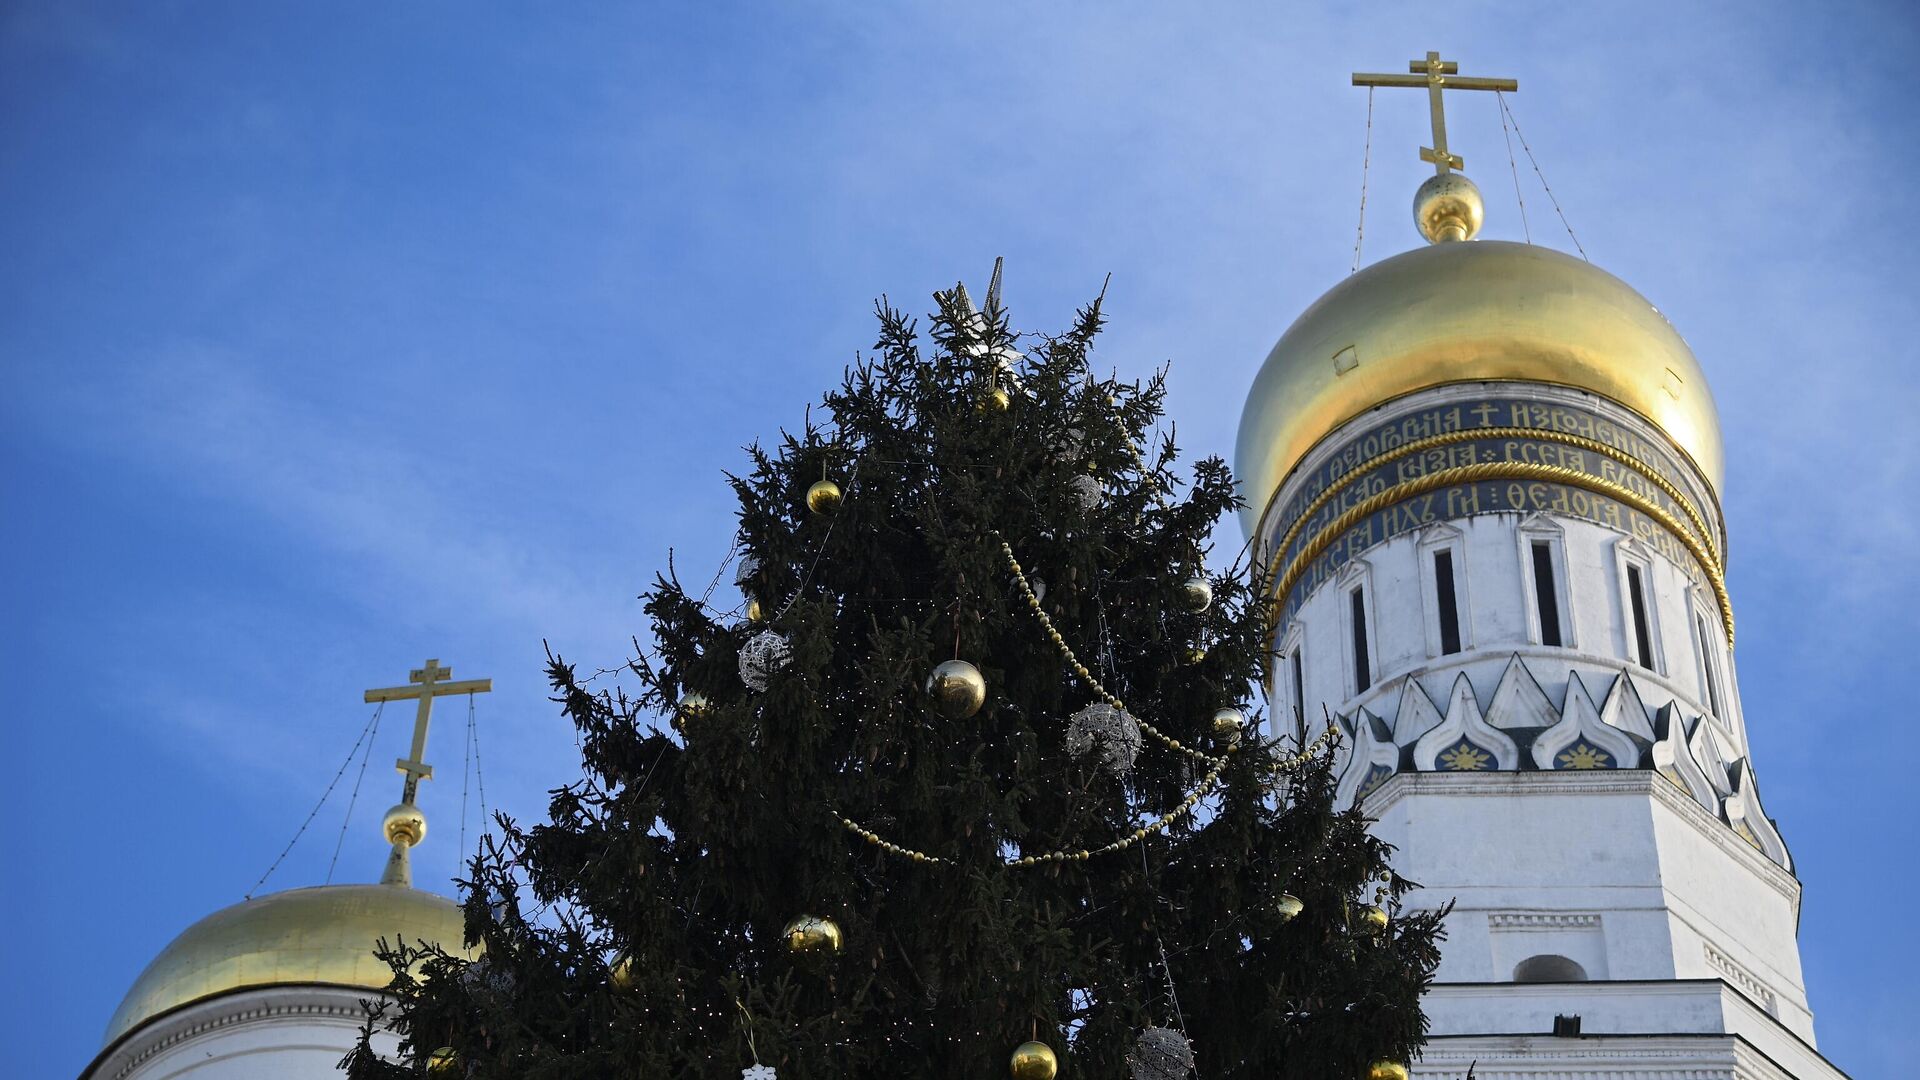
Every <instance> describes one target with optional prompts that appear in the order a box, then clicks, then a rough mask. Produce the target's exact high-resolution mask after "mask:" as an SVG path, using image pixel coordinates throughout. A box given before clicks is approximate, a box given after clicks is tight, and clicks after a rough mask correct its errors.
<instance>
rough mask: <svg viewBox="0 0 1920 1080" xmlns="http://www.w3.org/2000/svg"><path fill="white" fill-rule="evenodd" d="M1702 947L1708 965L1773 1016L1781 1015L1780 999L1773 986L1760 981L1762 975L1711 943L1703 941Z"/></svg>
mask: <svg viewBox="0 0 1920 1080" xmlns="http://www.w3.org/2000/svg"><path fill="white" fill-rule="evenodd" d="M1700 949H1701V951H1702V952H1703V953H1705V954H1706V958H1707V966H1708V967H1710V968H1712V969H1713V970H1715V971H1718V972H1719V973H1721V974H1722V975H1725V976H1726V977H1727V980H1728V981H1729V982H1731V983H1733V985H1735V986H1737V987H1739V988H1740V989H1741V991H1742V992H1744V993H1745V994H1746V995H1747V996H1748V997H1750V998H1752V999H1753V1000H1754V1001H1755V1002H1757V1003H1758V1004H1759V1005H1760V1007H1761V1008H1763V1009H1765V1010H1767V1013H1768V1014H1769V1015H1771V1016H1776V1017H1777V1016H1779V1015H1780V999H1779V998H1778V997H1777V996H1775V994H1774V992H1773V988H1772V987H1769V986H1768V985H1767V984H1766V983H1764V982H1761V981H1760V977H1759V976H1757V975H1755V974H1754V973H1753V972H1751V971H1748V970H1747V969H1746V968H1745V967H1742V966H1741V965H1740V964H1739V963H1737V962H1735V961H1734V960H1733V959H1732V958H1731V957H1729V956H1728V955H1727V954H1726V953H1723V952H1721V951H1720V950H1719V949H1716V948H1714V947H1713V945H1712V944H1711V943H1708V942H1705V941H1703V942H1701V943H1700Z"/></svg>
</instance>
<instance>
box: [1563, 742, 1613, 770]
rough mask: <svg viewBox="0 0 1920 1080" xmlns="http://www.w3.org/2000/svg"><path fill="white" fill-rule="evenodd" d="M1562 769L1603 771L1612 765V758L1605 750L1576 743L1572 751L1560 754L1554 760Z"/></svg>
mask: <svg viewBox="0 0 1920 1080" xmlns="http://www.w3.org/2000/svg"><path fill="white" fill-rule="evenodd" d="M1554 760H1556V761H1558V762H1560V767H1561V768H1563V769H1605V768H1608V767H1610V766H1611V765H1612V764H1613V758H1612V756H1611V755H1609V754H1608V753H1607V752H1606V751H1605V750H1600V749H1596V748H1594V747H1591V746H1588V745H1587V744H1586V743H1578V744H1576V745H1575V746H1574V748H1573V749H1571V750H1567V751H1564V752H1562V753H1561V755H1560V756H1559V757H1558V758H1556V759H1554Z"/></svg>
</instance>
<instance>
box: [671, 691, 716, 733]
mask: <svg viewBox="0 0 1920 1080" xmlns="http://www.w3.org/2000/svg"><path fill="white" fill-rule="evenodd" d="M712 714H713V702H711V701H708V700H707V695H705V694H703V693H701V692H700V691H698V690H693V691H689V692H688V693H687V695H686V696H685V697H683V698H681V699H680V707H679V708H678V709H676V710H674V714H673V726H674V728H675V729H678V728H679V727H680V724H681V722H682V721H684V720H698V719H700V718H702V717H705V716H711V715H712Z"/></svg>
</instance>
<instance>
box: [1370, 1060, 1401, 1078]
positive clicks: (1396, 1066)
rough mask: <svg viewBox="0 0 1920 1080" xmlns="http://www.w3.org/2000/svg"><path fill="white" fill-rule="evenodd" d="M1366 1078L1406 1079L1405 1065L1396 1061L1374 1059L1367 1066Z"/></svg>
mask: <svg viewBox="0 0 1920 1080" xmlns="http://www.w3.org/2000/svg"><path fill="white" fill-rule="evenodd" d="M1367 1080H1407V1067H1406V1066H1405V1065H1402V1064H1400V1063H1399V1062H1397V1061H1376V1062H1374V1063H1373V1064H1371V1065H1369V1066H1367Z"/></svg>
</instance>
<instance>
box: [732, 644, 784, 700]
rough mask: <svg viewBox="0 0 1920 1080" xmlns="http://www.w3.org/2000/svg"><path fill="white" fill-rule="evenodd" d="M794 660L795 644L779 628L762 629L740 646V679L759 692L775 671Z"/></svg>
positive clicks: (764, 687) (763, 688)
mask: <svg viewBox="0 0 1920 1080" xmlns="http://www.w3.org/2000/svg"><path fill="white" fill-rule="evenodd" d="M792 662H793V646H791V645H789V644H787V639H786V638H785V637H783V636H782V635H781V634H780V632H779V631H778V630H762V631H760V632H759V633H757V634H755V635H753V636H752V637H751V638H748V639H747V643H746V644H745V645H743V646H741V648H740V681H741V682H743V683H746V684H747V689H749V690H752V691H753V692H755V693H759V692H760V691H762V690H765V689H766V688H767V683H768V681H769V680H771V679H772V678H773V675H774V673H775V672H777V671H779V670H780V669H781V668H783V667H786V666H787V665H788V664H790V663H792Z"/></svg>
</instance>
